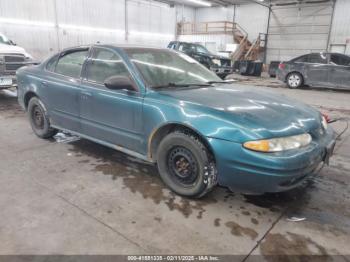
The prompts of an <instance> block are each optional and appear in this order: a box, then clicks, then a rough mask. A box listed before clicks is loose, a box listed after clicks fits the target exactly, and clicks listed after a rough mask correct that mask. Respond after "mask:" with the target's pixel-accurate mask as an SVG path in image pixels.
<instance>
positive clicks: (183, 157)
mask: <svg viewBox="0 0 350 262" xmlns="http://www.w3.org/2000/svg"><path fill="white" fill-rule="evenodd" d="M167 168H168V171H169V173H170V176H171V179H172V180H173V181H174V182H176V183H178V184H180V185H182V186H184V187H189V186H192V185H193V184H194V183H195V182H196V180H197V179H198V177H199V168H198V164H197V161H196V159H195V158H194V156H193V154H192V152H191V151H190V150H188V149H187V148H185V147H181V146H176V147H174V148H172V149H171V150H170V151H169V153H168V156H167Z"/></svg>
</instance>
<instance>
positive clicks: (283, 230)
mask: <svg viewBox="0 0 350 262" xmlns="http://www.w3.org/2000/svg"><path fill="white" fill-rule="evenodd" d="M254 81H256V82H259V81H261V80H257V79H255V80H254ZM243 82H244V81H243ZM243 82H242V83H243ZM245 82H253V81H245ZM244 84H247V83H244ZM250 84H251V83H250ZM263 85H266V83H265V84H263ZM261 88H262V89H268V90H269V91H272V92H276V93H283V94H285V95H288V96H291V97H293V98H295V99H298V100H301V101H304V102H306V103H308V104H310V105H312V106H315V107H317V108H319V109H320V110H321V111H323V112H326V113H329V114H330V115H331V116H332V117H350V102H349V98H350V93H345V92H339V91H327V90H308V89H306V90H289V89H287V88H284V87H282V86H281V85H280V84H279V85H276V86H274V87H264V86H261ZM0 121H1V124H0V137H1V143H0V159H1V160H0V210H1V213H0V254H226V255H227V254H235V255H242V256H241V257H240V259H241V260H243V259H245V260H247V261H250V260H256V259H257V258H259V259H260V258H261V256H255V255H262V256H263V257H264V258H265V259H266V260H275V259H276V257H275V256H271V255H276V254H278V255H285V254H292V255H350V250H349V243H350V234H349V232H350V188H349V182H350V163H349V158H350V139H349V136H350V131H347V132H346V133H345V134H344V135H343V136H342V137H341V139H340V140H339V141H338V144H337V147H336V152H335V155H334V157H333V158H332V159H331V164H330V166H326V167H324V168H323V169H322V171H321V172H320V173H319V176H317V177H315V178H314V179H312V180H310V181H308V182H307V183H305V185H304V186H302V187H300V188H297V189H296V190H293V191H291V192H287V193H279V194H267V195H264V196H243V195H241V194H236V193H231V192H229V191H228V190H227V189H225V188H216V189H215V190H214V191H213V192H212V193H210V194H209V195H208V196H207V197H205V198H204V199H201V200H196V201H194V200H189V199H185V198H181V197H179V196H176V195H174V194H172V193H171V192H169V190H167V189H166V188H165V187H164V185H163V184H162V182H161V181H160V179H159V178H158V175H157V170H156V168H155V167H154V166H150V165H148V164H145V163H143V162H141V161H139V160H137V159H134V158H131V157H129V156H127V155H124V154H122V153H119V152H117V151H114V150H111V149H109V148H106V147H103V146H100V145H97V144H94V143H92V142H89V141H87V140H82V139H79V138H76V137H66V136H64V135H61V136H58V137H56V139H52V140H41V139H39V138H37V137H36V136H35V135H34V134H33V132H32V130H31V128H30V126H29V123H28V121H27V119H26V116H25V113H24V112H23V111H22V110H21V109H20V108H19V106H18V104H17V101H16V98H15V97H13V96H12V95H11V94H10V93H9V92H0ZM344 127H345V123H336V124H334V128H335V129H336V131H337V132H340V131H341V130H343V129H344ZM69 140H71V141H69ZM295 220H301V221H295ZM323 258H324V257H323ZM338 258H340V259H342V260H344V261H348V260H346V258H345V257H342V256H340V257H338ZM340 261H341V260H340Z"/></svg>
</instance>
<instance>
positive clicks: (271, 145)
mask: <svg viewBox="0 0 350 262" xmlns="http://www.w3.org/2000/svg"><path fill="white" fill-rule="evenodd" d="M311 140H312V138H311V136H310V134H302V135H296V136H289V137H281V138H272V139H264V140H256V141H248V142H245V143H244V144H243V146H244V147H245V148H247V149H250V150H254V151H259V152H280V151H284V150H290V149H296V148H300V147H304V146H307V145H308V144H310V143H311Z"/></svg>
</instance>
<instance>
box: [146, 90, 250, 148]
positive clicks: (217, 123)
mask: <svg viewBox="0 0 350 262" xmlns="http://www.w3.org/2000/svg"><path fill="white" fill-rule="evenodd" d="M204 112H205V113H204ZM222 113H224V112H222ZM143 114H144V128H143V131H144V134H145V137H146V139H145V144H144V148H143V149H144V152H146V151H147V150H148V149H147V148H148V143H149V140H150V139H151V138H152V136H153V135H154V134H155V133H156V132H157V130H159V129H160V128H162V127H163V126H165V125H170V124H178V125H182V126H186V127H188V128H190V129H192V130H193V131H195V132H196V133H198V134H200V135H201V136H202V137H205V138H206V139H207V140H208V139H209V138H218V139H223V140H228V141H232V142H238V143H241V142H243V141H246V140H247V138H252V139H253V138H255V137H256V135H254V133H252V132H251V131H250V130H249V129H248V128H247V127H245V126H242V125H239V124H236V123H234V122H231V121H229V120H227V117H224V114H222V116H221V115H220V112H217V111H216V110H214V109H207V110H206V111H203V110H198V109H197V106H193V107H192V106H191V105H189V104H188V102H186V103H183V102H182V101H169V100H167V101H162V100H159V99H155V98H153V97H152V95H151V96H146V98H145V100H144V105H143Z"/></svg>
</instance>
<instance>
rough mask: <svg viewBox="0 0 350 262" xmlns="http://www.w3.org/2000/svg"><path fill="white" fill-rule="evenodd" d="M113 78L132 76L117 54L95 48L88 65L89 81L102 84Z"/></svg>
mask: <svg viewBox="0 0 350 262" xmlns="http://www.w3.org/2000/svg"><path fill="white" fill-rule="evenodd" d="M111 76H128V77H129V76H130V74H129V71H128V69H127V68H126V66H125V65H124V63H123V60H122V58H121V57H120V56H119V55H118V54H116V53H115V52H113V51H111V50H108V49H104V48H94V51H93V55H92V58H91V60H90V61H89V63H88V65H87V80H89V81H93V82H97V83H101V84H103V83H104V81H105V80H106V79H107V78H109V77H111Z"/></svg>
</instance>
